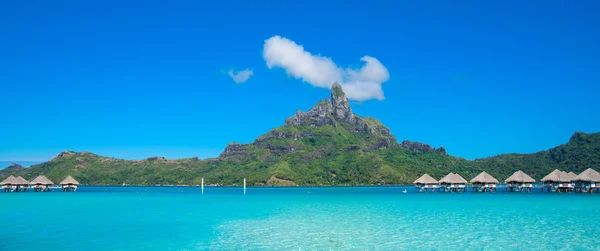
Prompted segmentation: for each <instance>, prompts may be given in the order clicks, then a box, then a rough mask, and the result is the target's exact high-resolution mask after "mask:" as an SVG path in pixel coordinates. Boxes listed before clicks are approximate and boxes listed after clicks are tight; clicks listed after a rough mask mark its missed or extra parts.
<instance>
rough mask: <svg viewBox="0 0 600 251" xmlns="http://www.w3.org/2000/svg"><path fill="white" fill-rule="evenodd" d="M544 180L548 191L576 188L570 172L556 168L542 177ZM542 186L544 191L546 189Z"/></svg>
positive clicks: (565, 190)
mask: <svg viewBox="0 0 600 251" xmlns="http://www.w3.org/2000/svg"><path fill="white" fill-rule="evenodd" d="M541 181H542V182H544V187H545V188H546V189H547V191H548V192H550V191H552V192H559V193H560V192H568V191H571V190H573V189H574V188H575V184H574V183H573V182H572V181H571V177H570V175H569V174H568V173H566V172H563V171H560V170H558V169H555V170H554V171H552V172H551V173H549V174H548V175H546V176H545V177H544V178H542V179H541ZM544 187H542V191H543V190H544Z"/></svg>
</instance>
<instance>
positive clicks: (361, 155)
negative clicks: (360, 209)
mask: <svg viewBox="0 0 600 251" xmlns="http://www.w3.org/2000/svg"><path fill="white" fill-rule="evenodd" d="M589 167H592V168H596V169H600V168H599V167H600V133H595V134H585V133H575V134H574V135H573V137H572V138H571V140H570V141H569V142H568V143H567V144H565V145H561V146H558V147H555V148H552V149H550V150H547V151H541V152H538V153H534V154H504V155H499V156H495V157H490V158H485V159H477V160H473V161H468V160H465V159H462V158H457V157H452V156H449V155H447V154H446V150H445V149H444V148H443V147H441V148H433V147H431V146H430V145H427V144H423V143H418V142H410V141H406V140H405V141H403V142H402V143H398V141H397V140H396V137H395V136H394V135H392V134H391V132H390V130H389V129H388V128H387V127H385V126H384V125H383V124H382V123H381V122H380V121H378V120H376V119H374V118H370V117H364V118H363V117H360V116H358V115H356V114H354V113H353V112H352V109H351V107H350V104H349V102H348V99H347V98H346V96H345V94H344V92H343V90H342V88H341V86H340V85H337V84H335V85H334V86H333V87H332V91H331V99H329V98H328V99H326V100H322V101H319V102H318V103H317V104H316V105H315V106H314V107H312V108H311V109H310V110H309V111H307V112H300V111H297V112H296V114H295V115H293V116H291V117H289V118H287V119H286V120H285V124H284V125H283V126H281V127H277V128H275V129H273V130H271V131H269V132H268V133H266V134H264V135H262V136H260V137H258V138H257V139H256V140H255V141H254V142H252V143H250V144H238V143H231V144H229V145H228V146H227V147H226V148H225V150H224V151H223V152H222V153H221V155H220V156H219V157H218V158H214V159H206V160H199V159H198V158H189V159H175V160H168V159H165V158H162V157H151V158H148V159H145V160H133V161H130V160H122V159H115V158H108V157H102V156H98V155H96V154H92V153H88V152H79V153H76V152H70V151H65V152H62V153H60V154H59V155H58V156H56V157H55V158H54V159H52V160H50V161H48V162H45V163H42V164H38V165H34V166H31V167H29V168H7V169H4V170H0V179H4V178H5V177H7V176H9V175H15V176H16V175H21V176H23V177H24V178H26V179H32V178H34V177H35V176H37V175H46V176H47V177H48V178H50V179H51V180H53V181H54V182H60V180H62V179H63V178H64V177H66V176H67V175H72V176H73V177H75V178H76V179H77V180H79V181H80V182H81V183H82V184H90V185H121V184H123V183H125V184H128V185H199V184H200V182H201V178H202V177H204V178H205V181H206V183H207V184H220V185H240V184H241V183H242V181H243V179H244V178H247V180H248V184H250V185H316V186H320V185H384V184H407V183H411V182H412V181H413V180H415V179H416V178H417V177H419V176H420V175H422V174H423V173H429V174H430V175H432V176H433V177H435V178H440V177H442V176H443V175H445V174H447V173H448V172H457V173H459V174H461V175H462V176H463V177H465V178H466V179H470V178H472V177H474V176H475V175H477V174H478V173H479V172H481V171H484V170H485V171H487V172H488V173H490V174H491V175H494V176H496V178H498V179H499V180H503V179H505V178H507V177H508V176H509V175H510V174H512V173H513V172H514V171H516V170H519V169H520V170H523V171H525V172H527V173H529V174H531V175H532V177H534V178H536V179H540V178H541V177H543V176H544V175H545V174H547V173H549V172H551V171H552V170H554V169H556V168H558V169H562V170H566V171H574V172H580V171H583V170H585V169H586V168H589Z"/></svg>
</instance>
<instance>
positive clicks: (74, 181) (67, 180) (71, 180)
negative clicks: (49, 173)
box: [60, 175, 79, 185]
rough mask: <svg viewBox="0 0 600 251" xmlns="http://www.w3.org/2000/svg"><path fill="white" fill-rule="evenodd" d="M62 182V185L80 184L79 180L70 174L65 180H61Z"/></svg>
mask: <svg viewBox="0 0 600 251" xmlns="http://www.w3.org/2000/svg"><path fill="white" fill-rule="evenodd" d="M60 184H61V185H79V182H77V181H76V180H75V179H73V177H71V175H69V176H67V177H66V178H65V179H64V180H63V181H61V182H60Z"/></svg>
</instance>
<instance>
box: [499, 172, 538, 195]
mask: <svg viewBox="0 0 600 251" xmlns="http://www.w3.org/2000/svg"><path fill="white" fill-rule="evenodd" d="M505 182H506V185H507V187H506V190H510V191H511V192H514V191H515V190H517V191H519V192H523V191H525V190H527V191H528V192H531V188H532V187H533V183H534V182H535V180H534V179H533V178H531V176H529V175H527V174H526V173H524V172H522V171H521V170H519V171H516V172H515V173H513V175H511V176H510V177H508V179H506V180H505Z"/></svg>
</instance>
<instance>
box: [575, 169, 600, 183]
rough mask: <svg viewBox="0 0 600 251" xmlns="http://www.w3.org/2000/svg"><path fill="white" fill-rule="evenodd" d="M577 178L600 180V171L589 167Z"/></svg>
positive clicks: (588, 180)
mask: <svg viewBox="0 0 600 251" xmlns="http://www.w3.org/2000/svg"><path fill="white" fill-rule="evenodd" d="M575 180H580V181H587V182H600V173H598V172H596V170H594V169H591V168H588V169H586V170H585V171H583V172H581V173H580V174H579V175H577V177H576V178H575Z"/></svg>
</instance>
